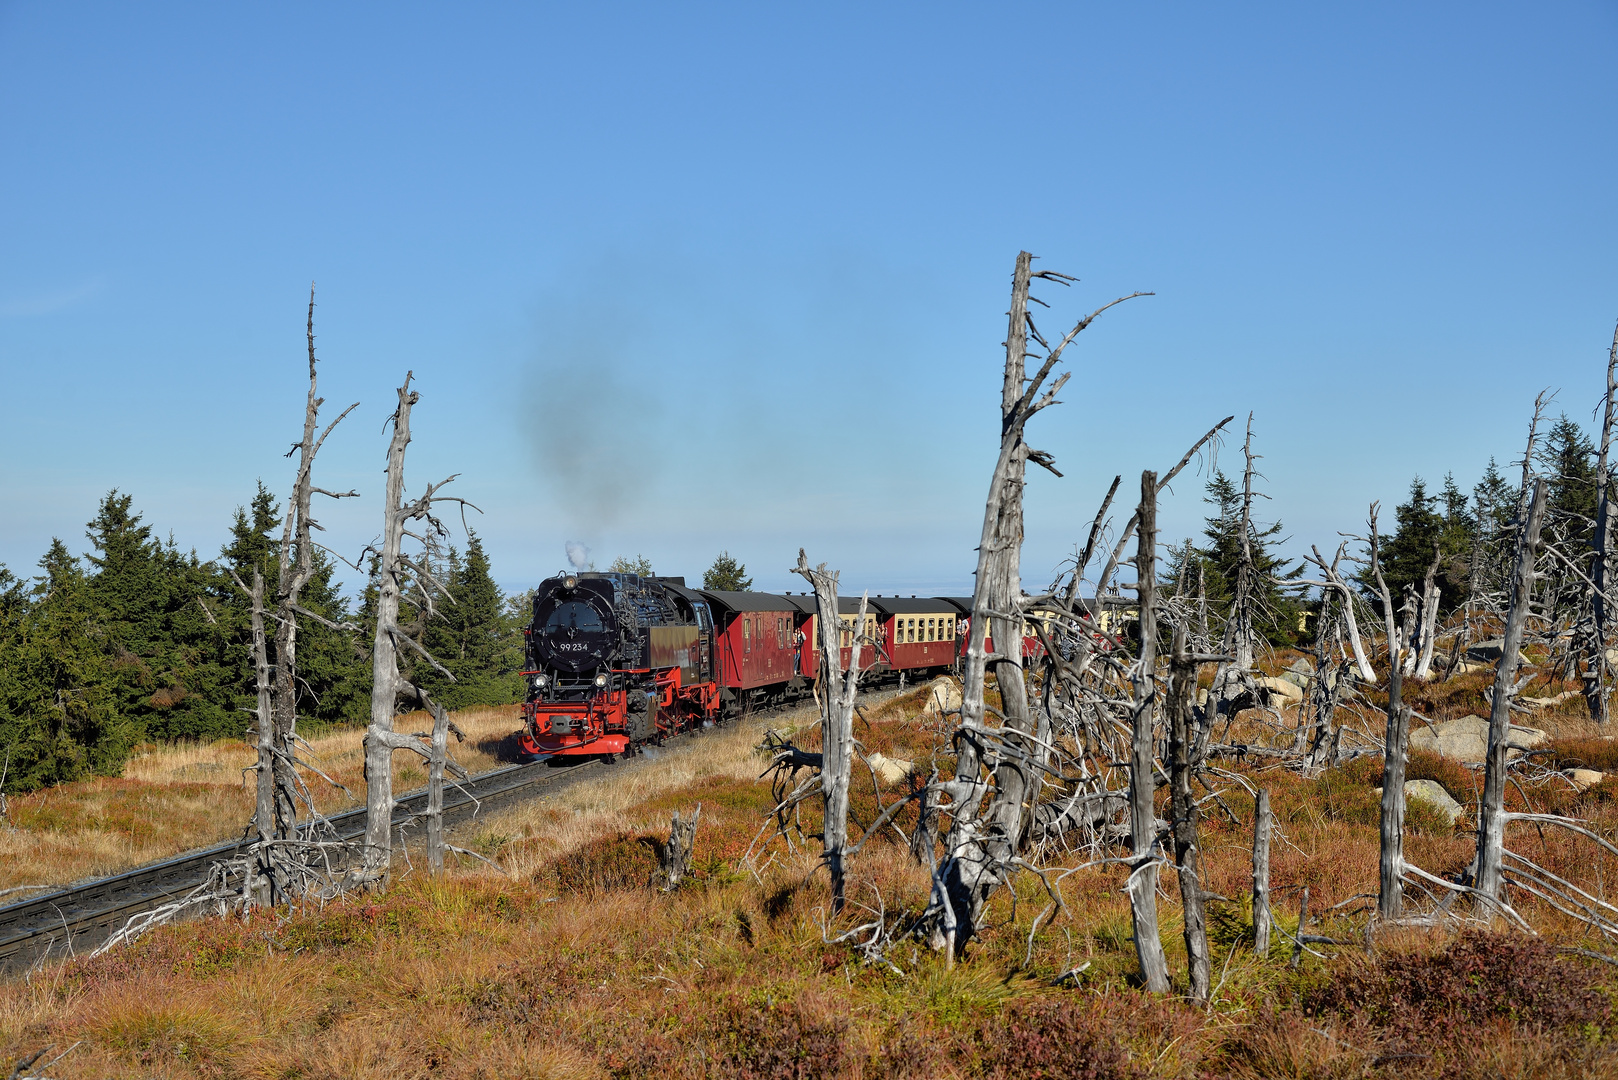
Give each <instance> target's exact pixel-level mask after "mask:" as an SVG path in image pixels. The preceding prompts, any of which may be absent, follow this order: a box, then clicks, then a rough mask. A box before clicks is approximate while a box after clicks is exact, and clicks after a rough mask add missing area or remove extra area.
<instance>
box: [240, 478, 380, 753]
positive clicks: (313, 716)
mask: <svg viewBox="0 0 1618 1080" xmlns="http://www.w3.org/2000/svg"><path fill="white" fill-rule="evenodd" d="M280 527H281V514H280V507H279V506H278V505H277V504H276V501H275V497H274V496H273V495H271V494H270V492H269V491H268V490H266V489H265V487H264V484H263V482H262V481H260V482H259V484H258V489H257V491H256V492H255V493H254V495H253V499H252V502H251V504H250V505H249V506H247V507H240V506H238V507H237V508H236V515H235V520H234V521H233V522H232V523H231V528H230V542H229V543H227V544H226V545H225V546H224V547H223V548H222V549H221V550H220V552H219V560H220V562H221V563H222V564H223V568H225V572H222V573H221V574H220V575H219V580H218V582H217V583H216V588H217V589H218V590H219V593H218V597H217V600H218V603H219V605H220V606H221V607H223V608H224V610H225V611H227V612H228V613H229V614H228V616H227V618H226V619H225V620H222V621H226V622H227V623H228V629H227V635H226V636H227V638H228V648H227V655H228V657H229V658H230V666H231V671H232V686H233V689H234V693H235V694H236V697H237V702H236V704H237V706H238V707H240V708H251V707H252V705H253V702H254V700H255V699H256V695H257V689H256V688H257V679H256V676H255V673H254V671H253V664H252V632H251V629H250V624H249V619H250V607H249V602H248V599H247V597H245V596H243V595H242V592H241V590H240V589H239V588H237V587H236V584H235V582H234V581H233V580H231V577H230V574H229V572H228V571H229V570H234V571H235V573H236V576H237V577H240V578H241V580H242V583H243V584H244V585H248V586H251V585H252V583H253V571H254V570H255V569H256V570H258V571H259V572H260V573H262V574H263V575H264V596H265V603H266V605H267V606H268V605H270V604H272V603H273V598H274V596H275V590H276V586H277V585H278V584H279V583H280V550H281V539H280V536H279V529H280ZM299 606H301V607H303V608H305V609H307V610H309V611H312V612H314V613H315V614H316V615H319V616H320V617H321V618H324V619H326V620H328V621H330V622H333V623H337V624H339V625H341V624H342V623H345V622H349V621H351V620H352V618H353V616H352V614H351V612H350V608H349V600H348V598H347V597H345V596H344V595H343V594H342V584H341V582H339V581H337V580H336V566H335V564H334V563H333V562H332V559H331V557H330V556H329V555H327V554H326V553H325V552H324V551H321V550H320V549H318V548H317V549H315V552H314V573H313V574H312V575H311V576H310V578H309V582H308V584H307V585H305V586H304V589H303V595H302V597H301V598H300V602H299ZM266 633H267V636H268V637H269V639H270V640H269V642H268V646H269V655H270V662H271V663H272V664H273V663H275V641H274V631H273V628H271V627H270V626H269V623H268V622H266ZM368 644H369V642H365V643H362V642H361V641H360V640H359V634H358V632H357V631H349V630H333V629H331V628H330V627H328V626H325V625H323V624H322V623H320V622H319V621H317V620H315V619H308V618H305V619H303V620H301V621H300V622H299V624H298V715H299V716H300V717H302V718H304V719H306V720H313V721H316V722H318V723H329V724H342V723H364V722H365V720H366V718H367V716H368V715H369V709H370V694H371V689H370V687H371V665H370V660H369V659H368V657H367V653H366V647H367V646H368Z"/></svg>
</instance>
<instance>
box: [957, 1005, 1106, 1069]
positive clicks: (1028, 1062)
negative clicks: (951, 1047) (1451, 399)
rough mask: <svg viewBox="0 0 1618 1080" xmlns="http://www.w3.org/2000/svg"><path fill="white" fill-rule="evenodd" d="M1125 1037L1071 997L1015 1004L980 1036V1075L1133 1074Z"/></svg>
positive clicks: (982, 1031) (992, 1022)
mask: <svg viewBox="0 0 1618 1080" xmlns="http://www.w3.org/2000/svg"><path fill="white" fill-rule="evenodd" d="M1126 1034H1127V1033H1126V1032H1123V1031H1121V1030H1119V1028H1118V1027H1117V1026H1116V1025H1115V1024H1113V1023H1112V1022H1110V1018H1109V1017H1108V1016H1107V1015H1106V1014H1105V1013H1103V1012H1100V1011H1098V1010H1096V1009H1094V1008H1093V1007H1091V1003H1090V1002H1088V1001H1085V1000H1082V999H1079V1000H1075V999H1073V998H1049V997H1047V998H1035V999H1030V1000H1024V1001H1018V1002H1014V1003H1013V1004H1012V1005H1011V1006H1009V1007H1008V1008H1007V1009H1006V1010H1005V1011H1004V1012H1003V1013H1001V1014H1000V1016H998V1017H997V1018H995V1019H994V1020H993V1021H991V1022H988V1023H985V1024H984V1025H983V1026H982V1027H981V1028H980V1029H979V1031H978V1040H979V1042H980V1044H981V1046H982V1050H981V1053H982V1061H983V1074H984V1075H985V1076H987V1077H994V1078H997V1080H999V1078H1006V1080H1011V1078H1013V1077H1015V1078H1018V1080H1023V1078H1027V1080H1114V1078H1123V1077H1130V1076H1133V1075H1135V1072H1134V1070H1133V1069H1132V1068H1131V1067H1130V1064H1129V1055H1128V1054H1127V1053H1126V1052H1125V1051H1124V1047H1123V1043H1124V1037H1125V1036H1126Z"/></svg>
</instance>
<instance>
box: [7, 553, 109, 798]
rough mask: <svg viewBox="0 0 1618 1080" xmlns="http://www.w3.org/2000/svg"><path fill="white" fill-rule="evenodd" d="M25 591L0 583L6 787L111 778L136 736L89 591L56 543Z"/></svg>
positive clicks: (24, 788)
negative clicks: (119, 698) (115, 689)
mask: <svg viewBox="0 0 1618 1080" xmlns="http://www.w3.org/2000/svg"><path fill="white" fill-rule="evenodd" d="M39 565H40V569H41V570H43V571H44V573H43V574H42V575H41V576H39V577H38V578H36V579H35V584H34V587H33V589H32V590H31V591H30V590H27V589H26V588H25V587H24V586H23V585H22V584H21V583H20V582H18V581H17V580H16V579H15V578H13V577H12V575H11V574H10V573H9V572H4V573H3V576H0V582H3V586H0V741H3V742H4V746H5V748H4V750H3V751H0V754H7V755H9V756H10V765H9V766H8V767H7V778H6V790H8V791H28V790H32V789H34V788H37V787H41V786H44V785H48V784H57V783H61V782H62V781H65V780H76V779H79V778H81V777H84V776H87V775H90V774H92V773H99V774H102V775H109V776H115V775H117V774H118V773H119V772H120V771H121V770H122V768H123V763H124V761H125V759H126V758H127V757H128V755H129V751H130V748H131V747H132V746H133V745H134V744H135V743H136V742H137V741H139V737H140V731H139V729H138V727H137V726H136V725H135V724H134V723H132V722H131V721H130V720H129V719H128V718H127V717H126V716H125V715H124V714H122V713H121V712H120V711H119V709H118V707H117V702H116V700H115V697H114V694H113V693H112V682H113V680H112V672H111V665H110V664H109V662H108V659H107V651H106V632H105V630H104V629H103V627H102V626H101V624H100V620H99V618H98V612H97V611H96V606H95V603H94V601H93V598H92V595H91V590H90V584H89V582H88V580H87V579H86V577H85V574H84V571H83V570H82V569H81V567H80V566H79V562H78V560H77V559H75V558H74V557H73V555H72V554H71V553H70V552H69V551H68V550H67V545H65V544H63V543H62V542H61V540H59V539H53V540H52V541H51V547H50V550H49V551H48V552H47V553H46V554H45V557H44V558H43V559H41V560H40V563H39Z"/></svg>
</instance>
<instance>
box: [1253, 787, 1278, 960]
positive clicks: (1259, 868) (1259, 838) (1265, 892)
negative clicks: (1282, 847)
mask: <svg viewBox="0 0 1618 1080" xmlns="http://www.w3.org/2000/svg"><path fill="white" fill-rule="evenodd" d="M1255 803H1256V805H1255V807H1254V810H1253V951H1254V952H1255V953H1257V954H1258V955H1259V956H1261V957H1262V956H1268V955H1270V825H1271V823H1272V822H1273V821H1274V818H1273V817H1272V816H1271V814H1270V790H1269V789H1268V788H1260V789H1259V793H1258V798H1257V799H1256V800H1255Z"/></svg>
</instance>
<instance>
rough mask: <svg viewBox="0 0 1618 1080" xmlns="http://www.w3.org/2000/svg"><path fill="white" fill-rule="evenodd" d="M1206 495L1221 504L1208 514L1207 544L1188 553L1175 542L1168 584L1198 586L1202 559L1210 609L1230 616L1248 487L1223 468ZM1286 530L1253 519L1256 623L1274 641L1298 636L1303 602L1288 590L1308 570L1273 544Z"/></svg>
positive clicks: (1285, 642) (1289, 641)
mask: <svg viewBox="0 0 1618 1080" xmlns="http://www.w3.org/2000/svg"><path fill="white" fill-rule="evenodd" d="M1203 501H1204V502H1207V503H1209V504H1210V505H1212V506H1213V507H1214V508H1215V513H1214V516H1213V517H1210V518H1206V519H1205V527H1204V529H1203V537H1204V539H1205V540H1206V541H1207V543H1206V546H1203V547H1195V548H1192V549H1191V552H1190V553H1189V555H1188V553H1187V552H1186V551H1184V550H1183V549H1181V548H1178V547H1175V546H1174V545H1169V547H1168V552H1169V556H1170V562H1169V570H1168V572H1167V574H1166V576H1165V579H1164V583H1163V588H1164V590H1165V591H1166V592H1170V593H1173V592H1181V593H1190V592H1193V591H1195V588H1196V584H1195V574H1196V570H1197V567H1198V565H1199V564H1200V566H1201V568H1202V573H1203V584H1204V588H1205V589H1206V595H1207V600H1208V610H1209V611H1210V612H1212V613H1215V614H1217V615H1221V616H1224V617H1227V618H1228V617H1229V615H1230V612H1231V611H1232V609H1233V607H1234V605H1235V601H1236V571H1237V567H1238V565H1239V564H1240V562H1241V551H1242V538H1241V533H1242V490H1241V488H1239V487H1237V486H1236V485H1235V484H1234V483H1233V482H1232V481H1231V479H1230V478H1229V477H1227V476H1226V475H1225V474H1224V473H1223V472H1219V471H1216V472H1215V473H1214V475H1213V478H1212V479H1211V480H1209V481H1208V492H1207V494H1206V495H1205V496H1204V497H1203ZM1280 532H1281V523H1280V522H1279V521H1277V522H1275V523H1274V524H1273V525H1270V526H1268V527H1266V528H1259V527H1258V526H1257V525H1256V524H1254V523H1253V522H1252V521H1249V522H1248V530H1247V539H1248V548H1249V550H1250V551H1251V552H1252V558H1253V570H1254V580H1253V598H1254V601H1255V606H1254V617H1253V626H1254V629H1255V630H1257V631H1258V633H1259V634H1260V635H1261V636H1262V637H1263V638H1264V639H1265V640H1266V641H1268V642H1269V643H1270V644H1272V645H1290V644H1294V643H1295V641H1296V639H1297V636H1298V620H1299V616H1300V615H1301V613H1302V611H1303V605H1302V603H1301V601H1300V600H1299V599H1298V597H1297V596H1296V595H1295V594H1294V593H1293V592H1291V591H1289V590H1287V588H1286V583H1287V582H1289V581H1293V580H1296V579H1297V578H1298V577H1299V576H1300V575H1301V574H1302V573H1303V566H1302V565H1293V564H1292V563H1291V561H1290V560H1288V559H1283V558H1281V557H1280V556H1278V555H1276V554H1275V553H1274V552H1273V551H1272V550H1271V547H1272V546H1273V545H1274V544H1275V543H1276V540H1275V537H1276V536H1277V535H1278V534H1279V533H1280ZM1187 575H1190V576H1189V577H1188V576H1187ZM1182 581H1183V582H1184V585H1183V587H1182V586H1181V582H1182ZM1216 637H1217V635H1216Z"/></svg>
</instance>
